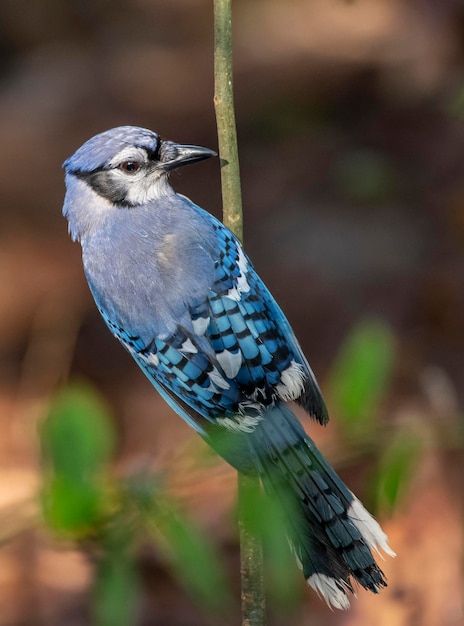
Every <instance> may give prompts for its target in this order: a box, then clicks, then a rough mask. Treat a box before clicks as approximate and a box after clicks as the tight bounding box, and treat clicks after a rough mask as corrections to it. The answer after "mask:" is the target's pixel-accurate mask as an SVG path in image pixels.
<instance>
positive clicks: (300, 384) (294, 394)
mask: <svg viewBox="0 0 464 626" xmlns="http://www.w3.org/2000/svg"><path fill="white" fill-rule="evenodd" d="M305 380H306V374H305V370H304V366H303V365H301V363H297V362H296V361H292V362H291V363H290V365H289V366H288V367H287V369H285V370H284V371H283V372H282V374H281V375H280V383H278V384H277V385H276V390H277V394H278V395H279V398H280V399H281V400H284V401H286V402H287V401H289V400H296V398H298V397H299V396H301V394H302V393H303V391H304V383H305Z"/></svg>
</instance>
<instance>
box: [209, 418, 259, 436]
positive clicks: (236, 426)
mask: <svg viewBox="0 0 464 626" xmlns="http://www.w3.org/2000/svg"><path fill="white" fill-rule="evenodd" d="M262 419H263V418H262V417H261V416H260V415H236V416H235V417H218V418H217V419H216V422H217V423H218V424H219V426H223V427H224V428H226V429H227V430H229V431H230V432H233V433H252V432H253V431H254V430H255V428H256V427H257V426H258V424H259V422H260V421H261V420H262Z"/></svg>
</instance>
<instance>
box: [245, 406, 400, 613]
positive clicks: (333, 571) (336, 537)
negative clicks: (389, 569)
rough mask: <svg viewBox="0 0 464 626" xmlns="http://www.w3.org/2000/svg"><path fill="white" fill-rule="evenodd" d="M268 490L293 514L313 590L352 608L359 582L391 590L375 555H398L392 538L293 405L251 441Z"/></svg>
mask: <svg viewBox="0 0 464 626" xmlns="http://www.w3.org/2000/svg"><path fill="white" fill-rule="evenodd" d="M251 442H252V447H253V449H254V452H255V454H256V457H257V465H258V469H259V471H260V473H261V477H262V480H263V484H264V487H265V489H266V491H267V492H268V493H269V494H270V495H271V496H273V497H274V496H275V497H277V498H278V499H279V500H280V501H281V502H282V503H283V505H284V507H285V508H286V510H287V513H288V514H287V515H286V517H287V523H288V535H289V539H290V543H291V546H292V551H293V552H294V554H295V556H296V558H297V560H298V561H299V563H300V564H301V567H302V569H303V572H304V575H305V578H306V580H307V581H308V584H309V585H311V586H312V587H313V588H314V589H315V590H316V591H317V592H318V593H319V594H321V595H322V596H323V597H324V599H325V600H326V601H327V603H328V604H329V605H330V606H332V607H334V608H339V609H347V608H349V605H350V603H349V598H348V595H347V593H349V592H353V583H357V584H359V585H361V586H362V587H364V588H365V589H369V590H370V591H372V592H374V593H378V592H379V591H380V589H381V588H382V587H385V586H386V581H385V577H384V574H383V572H382V570H381V569H380V568H379V566H378V565H377V563H376V562H375V559H374V557H373V554H372V551H374V552H377V553H379V554H380V550H382V551H384V552H385V553H387V554H390V555H391V556H394V553H393V551H392V550H391V549H390V547H389V545H388V541H387V537H386V535H385V533H384V532H383V531H382V529H381V528H380V526H379V524H378V523H377V522H376V520H375V519H374V518H373V517H372V516H371V515H370V514H369V513H368V512H367V511H366V510H365V509H364V507H363V506H362V504H361V502H360V501H359V500H358V499H357V498H356V497H355V496H354V495H353V494H352V492H351V491H350V490H349V489H348V488H347V487H346V485H345V484H344V483H343V481H342V480H341V479H340V478H339V477H338V475H337V474H336V473H335V471H334V470H333V469H332V468H331V467H330V465H329V464H328V463H327V461H326V460H325V459H324V457H323V456H322V454H321V453H320V452H319V450H318V449H317V448H316V446H315V444H314V443H313V442H312V441H311V439H310V438H309V437H308V436H307V435H306V433H305V432H304V430H303V428H302V426H301V425H300V423H299V422H298V421H297V419H296V417H295V416H294V415H293V413H292V412H291V411H290V409H289V408H288V407H287V406H286V405H283V404H281V405H278V406H276V407H274V408H272V409H269V410H268V411H267V412H266V414H265V416H264V417H263V421H262V422H261V423H260V425H259V426H258V427H257V428H256V430H255V432H254V433H253V435H252V436H251Z"/></svg>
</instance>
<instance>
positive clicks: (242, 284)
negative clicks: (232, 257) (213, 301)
mask: <svg viewBox="0 0 464 626" xmlns="http://www.w3.org/2000/svg"><path fill="white" fill-rule="evenodd" d="M238 267H239V269H240V274H239V276H238V278H237V284H236V285H235V287H233V288H232V289H229V291H228V292H227V296H226V297H227V298H230V299H231V300H236V301H238V300H240V298H241V297H242V293H248V291H250V285H249V284H248V281H247V278H246V274H247V272H248V261H247V259H246V256H245V254H244V253H243V250H242V249H241V248H239V251H238Z"/></svg>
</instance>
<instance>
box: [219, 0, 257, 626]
mask: <svg viewBox="0 0 464 626" xmlns="http://www.w3.org/2000/svg"><path fill="white" fill-rule="evenodd" d="M214 33H215V38H214V81H215V88H214V106H215V110H216V121H217V128H218V141H219V156H220V159H221V186H222V203H223V221H224V224H225V225H226V226H228V228H230V230H232V232H233V233H235V235H237V237H238V238H239V239H241V240H242V238H243V219H242V196H241V189H240V169H239V161H238V147H237V131H236V127H235V112H234V99H233V83H232V77H233V76H232V0H214ZM260 489H261V486H260V482H259V477H258V475H257V474H254V475H253V474H251V475H246V476H245V475H244V474H240V473H239V474H238V508H239V528H240V574H241V582H242V593H241V600H242V626H264V624H265V591H264V575H263V549H262V543H261V540H260V538H259V537H258V536H257V535H256V525H254V526H253V520H252V519H251V518H250V516H251V515H252V512H251V509H250V503H252V502H256V499H257V498H258V497H259V495H260Z"/></svg>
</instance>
